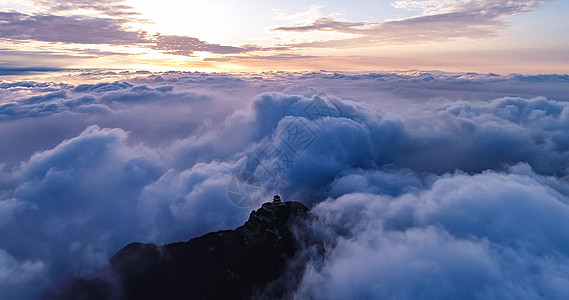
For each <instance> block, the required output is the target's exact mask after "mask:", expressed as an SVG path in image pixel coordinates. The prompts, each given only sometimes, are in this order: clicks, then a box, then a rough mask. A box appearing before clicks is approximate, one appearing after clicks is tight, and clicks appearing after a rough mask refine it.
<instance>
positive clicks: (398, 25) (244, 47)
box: [0, 0, 569, 74]
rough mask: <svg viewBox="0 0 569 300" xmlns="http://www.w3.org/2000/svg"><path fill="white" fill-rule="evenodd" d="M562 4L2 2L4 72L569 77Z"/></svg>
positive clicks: (554, 0) (503, 0)
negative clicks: (453, 73) (419, 73)
mask: <svg viewBox="0 0 569 300" xmlns="http://www.w3.org/2000/svg"><path fill="white" fill-rule="evenodd" d="M568 13H569V3H568V2H567V1H563V0H550V1H548V0H520V1H508V0H477V1H471V0H448V1H443V0H423V1H420V0H391V1H385V0H376V1H371V0H359V1H349V2H347V1H321V2H307V1H298V0H294V1H275V0H273V1H260V0H252V1H239V2H235V1H226V0H222V1H215V2H212V1H205V0H203V1H202V0H197V1H175V0H163V1H139V0H124V1H123V0H95V1H81V0H71V1H65V0H54V1H45V0H18V1H13V0H1V1H0V24H1V25H2V26H1V27H0V40H1V42H2V47H1V48H0V69H1V70H3V71H0V72H3V73H9V72H16V71H17V70H20V71H25V70H44V71H45V70H57V69H93V68H94V69H101V68H109V69H119V70H125V69H130V70H139V69H146V70H152V71H157V70H160V71H163V70H192V71H196V70H197V71H210V72H211V71H221V72H258V71H266V70H287V71H299V70H322V69H324V70H337V71H377V70H410V69H419V70H443V71H472V72H494V73H499V74H510V73H525V74H539V73H561V74H564V73H567V69H568V67H569V54H567V53H569V39H568V38H567V37H566V33H567V32H568V31H569V22H567V21H566V15H567V14H568Z"/></svg>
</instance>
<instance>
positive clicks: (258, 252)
mask: <svg viewBox="0 0 569 300" xmlns="http://www.w3.org/2000/svg"><path fill="white" fill-rule="evenodd" d="M307 217H308V208H306V206H304V205H303V204H302V203H299V202H293V201H289V202H284V203H274V202H273V203H265V204H263V206H262V207H261V208H259V209H257V210H255V211H253V212H251V215H250V216H249V220H248V221H247V222H246V223H245V224H244V225H243V226H241V227H239V228H237V229H235V230H225V231H218V232H213V233H208V234H206V235H204V236H201V237H198V238H194V239H191V240H189V241H187V242H179V243H173V244H168V245H164V246H157V245H154V244H141V243H132V244H129V245H127V246H125V247H124V248H123V249H121V250H120V251H118V252H117V253H116V254H115V255H114V256H113V257H112V258H111V259H110V268H111V270H110V271H111V273H113V274H114V275H113V277H116V278H118V284H115V285H112V284H110V283H106V284H105V282H102V281H101V280H99V279H91V280H88V279H85V278H83V279H78V280H76V281H75V282H74V283H73V284H72V285H71V288H69V289H68V290H67V292H66V293H65V295H62V296H60V297H57V298H74V297H75V298H77V296H81V298H82V299H91V298H98V299H101V298H103V299H105V298H106V299H110V298H120V299H250V298H251V297H253V296H259V295H264V297H271V298H281V297H283V295H285V293H286V291H287V290H288V289H290V288H291V285H295V284H296V282H297V279H298V278H299V276H300V275H302V274H301V273H302V271H303V269H304V268H303V267H301V268H298V267H295V268H294V270H295V271H294V272H292V273H296V274H293V275H292V276H291V274H290V273H291V272H290V269H291V268H290V266H289V261H290V259H291V258H293V257H294V256H295V254H296V253H297V252H298V250H299V249H300V247H301V246H300V243H301V242H299V241H298V240H297V238H296V237H295V234H294V233H293V232H294V231H295V230H297V229H298V228H301V227H302V224H303V222H302V221H303V220H305V219H306V218H307ZM287 270H288V271H287ZM285 273H286V274H287V277H291V279H290V282H286V281H285V280H283V278H282V275H283V274H285ZM279 278H280V280H277V279H279ZM113 286H115V287H113ZM116 286H119V288H117V287H116ZM109 290H113V292H112V293H111V292H109ZM111 295H112V296H111Z"/></svg>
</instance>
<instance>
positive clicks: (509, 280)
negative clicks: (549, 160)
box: [295, 165, 569, 299]
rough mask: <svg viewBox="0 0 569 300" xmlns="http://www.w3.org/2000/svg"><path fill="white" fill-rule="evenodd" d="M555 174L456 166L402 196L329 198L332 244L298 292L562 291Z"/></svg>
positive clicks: (562, 197) (416, 295) (320, 222)
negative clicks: (479, 171) (459, 170)
mask: <svg viewBox="0 0 569 300" xmlns="http://www.w3.org/2000/svg"><path fill="white" fill-rule="evenodd" d="M518 172H520V173H521V174H520V173H518ZM402 176H405V175H403V174H402ZM547 181H553V182H556V181H557V179H554V178H543V177H540V176H539V175H536V174H535V173H533V172H532V171H531V169H529V168H528V167H527V165H519V166H517V167H515V168H514V169H511V170H509V171H508V172H505V173H496V172H490V171H489V172H484V173H482V174H477V175H467V174H461V173H455V174H447V175H445V176H443V177H440V178H437V179H436V180H435V181H434V182H433V183H432V184H430V185H429V186H428V187H427V188H425V189H423V190H421V191H419V192H413V193H406V194H403V195H400V196H398V197H393V198H392V197H389V196H378V195H375V194H370V193H350V194H345V195H344V196H342V197H339V198H337V199H329V200H328V201H325V202H322V203H320V204H319V205H317V206H316V207H315V208H314V209H313V213H315V215H316V221H314V223H313V224H312V228H318V230H320V231H319V232H320V234H322V235H323V236H324V240H325V241H326V243H327V245H326V246H327V253H326V256H325V257H323V258H322V257H313V259H312V264H310V266H309V268H308V270H307V272H306V273H305V276H304V279H303V282H302V283H301V288H300V289H299V291H297V293H296V294H295V296H296V298H298V299H303V298H306V297H310V298H313V299H347V298H365V299H383V298H398V299H432V298H464V299H483V298H484V299H517V298H524V299H541V298H550V299H561V298H563V297H564V296H563V295H565V294H566V293H567V287H566V283H567V280H568V277H567V275H568V271H569V269H568V267H567V262H568V258H569V257H568V254H567V253H568V252H567V250H568V246H569V245H568V244H567V243H566V238H565V237H563V234H561V235H559V233H560V232H559V228H563V226H565V225H564V224H563V222H564V221H563V220H567V214H569V206H568V202H567V195H566V194H560V193H559V191H557V190H556V189H555V187H554V186H550V185H549V184H548V183H547ZM556 183H557V184H559V183H560V182H556ZM562 184H564V185H565V184H566V183H562ZM528 268H530V269H531V270H532V271H530V270H529V269H528Z"/></svg>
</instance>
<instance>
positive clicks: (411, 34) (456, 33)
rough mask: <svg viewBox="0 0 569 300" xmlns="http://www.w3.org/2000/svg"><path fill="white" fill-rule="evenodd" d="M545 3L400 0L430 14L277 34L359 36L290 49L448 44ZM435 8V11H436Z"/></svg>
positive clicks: (325, 23)
mask: <svg viewBox="0 0 569 300" xmlns="http://www.w3.org/2000/svg"><path fill="white" fill-rule="evenodd" d="M545 2H546V1H545V0H525V1H515V2H512V1H503V0H487V1H467V2H465V1H454V2H451V4H449V3H448V2H446V3H444V4H442V3H441V2H440V1H429V2H427V3H423V2H417V1H398V2H395V3H394V5H395V6H396V7H399V8H402V7H405V8H417V7H420V8H422V9H426V10H427V11H428V12H430V14H427V15H423V16H418V17H411V18H406V19H401V20H395V21H384V22H375V23H363V22H352V21H344V20H340V19H337V18H332V17H323V18H319V19H317V20H315V21H314V22H313V23H311V24H308V25H298V26H288V27H277V28H274V29H272V30H273V31H287V32H310V31H332V32H337V33H347V34H354V35H357V37H353V38H344V39H334V40H329V41H315V42H307V43H295V44H290V45H289V46H290V47H347V46H350V47H353V46H355V45H357V46H373V45H383V44H387V43H389V44H393V43H420V42H425V41H429V42H432V41H446V40H450V39H456V38H487V37H492V36H495V35H497V34H498V32H499V31H500V30H502V29H504V28H505V27H507V24H508V23H507V22H506V21H505V19H506V18H507V17H509V16H512V15H515V14H518V13H522V12H527V11H531V10H534V9H536V8H537V7H538V6H540V5H541V4H543V3H545ZM433 7H434V8H433Z"/></svg>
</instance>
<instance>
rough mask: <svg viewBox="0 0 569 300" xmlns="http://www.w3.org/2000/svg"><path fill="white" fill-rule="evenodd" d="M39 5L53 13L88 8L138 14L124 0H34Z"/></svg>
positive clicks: (107, 11) (113, 14) (123, 15)
mask: <svg viewBox="0 0 569 300" xmlns="http://www.w3.org/2000/svg"><path fill="white" fill-rule="evenodd" d="M34 3H35V4H36V5H37V6H39V7H44V8H46V9H47V10H48V11H50V12H53V13H55V14H60V13H62V12H67V11H73V10H90V11H96V12H98V13H103V14H105V15H108V16H121V17H132V16H134V15H138V13H137V12H135V11H133V7H131V6H128V5H126V4H125V1H124V0H95V1H84V0H34Z"/></svg>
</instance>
